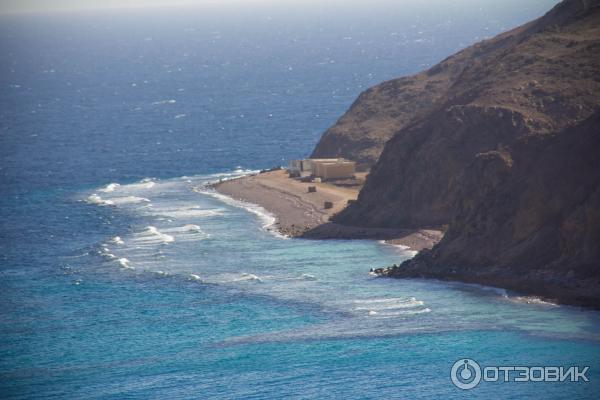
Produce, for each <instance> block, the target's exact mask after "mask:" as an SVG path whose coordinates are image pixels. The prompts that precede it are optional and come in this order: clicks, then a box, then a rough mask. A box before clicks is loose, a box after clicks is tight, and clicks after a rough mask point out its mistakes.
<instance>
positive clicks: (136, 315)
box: [0, 0, 600, 399]
mask: <svg viewBox="0 0 600 400" xmlns="http://www.w3.org/2000/svg"><path fill="white" fill-rule="evenodd" d="M554 3H555V1H547V0H538V1H513V0H509V1H503V2H497V1H490V0H483V1H477V2H475V1H463V2H442V1H432V2H416V1H407V2H392V1H388V2H385V1H380V0H377V1H374V2H369V4H366V3H364V2H363V3H361V2H354V3H353V2H334V3H327V4H322V3H318V2H314V3H307V4H308V5H307V4H304V3H302V4H296V3H294V4H291V3H286V2H272V3H252V2H248V3H243V4H242V3H239V4H235V5H234V4H232V3H224V4H221V5H218V4H212V3H211V4H210V5H204V6H197V7H192V8H173V7H172V8H167V9H158V8H157V9H133V8H132V9H121V10H104V11H86V12H63V13H47V14H43V13H37V14H36V13H31V14H20V15H2V16H0V59H1V60H2V61H1V62H0V398H2V399H166V398H168V399H401V398H402V399H404V398H420V399H434V398H435V399H437V398H444V399H457V398H463V397H469V398H507V399H508V398H512V399H526V398H527V399H538V398H549V399H561V398H562V399H593V398H597V396H598V393H600V314H599V313H598V312H596V311H592V310H588V309H582V308H577V307H569V306H561V305H556V304H552V303H549V302H544V301H542V300H540V299H536V298H532V297H526V296H522V295H520V294H518V293H512V292H507V291H505V290H502V289H499V288H492V287H483V286H476V285H467V284H461V283H448V282H439V281H432V280H422V279H413V280H407V279H405V280H393V279H386V278H378V277H375V276H372V275H371V274H370V273H369V270H370V268H373V267H380V266H387V265H390V264H394V263H400V262H402V261H403V260H406V259H408V258H410V257H412V256H414V252H411V251H410V250H409V249H406V248H403V247H398V246H392V245H387V244H385V243H381V242H377V241H364V240H329V241H313V240H303V239H290V238H287V237H285V236H282V235H279V234H278V233H277V231H276V230H275V229H274V218H273V216H272V215H270V214H269V213H268V212H266V211H265V210H264V209H262V208H260V207H259V206H256V205H252V204H247V203H242V202H239V201H236V200H234V199H231V198H229V197H226V196H223V195H220V194H218V193H216V192H214V191H213V190H212V189H211V187H210V183H212V182H215V181H218V180H220V179H231V178H234V177H238V176H243V175H246V174H249V173H254V172H256V171H258V170H260V169H265V168H270V167H273V166H280V165H285V164H286V163H287V160H289V159H293V158H300V157H304V156H307V155H308V154H309V153H310V152H311V150H312V148H313V147H314V145H315V144H316V142H317V141H318V139H319V137H320V135H321V134H322V133H323V131H324V130H325V129H327V127H329V126H331V125H332V124H333V123H335V121H336V120H337V118H339V117H340V116H341V115H342V114H343V113H344V111H345V110H346V109H347V108H348V107H349V106H350V105H351V104H352V102H353V101H354V99H355V98H356V96H357V95H358V94H359V93H360V92H361V91H363V90H365V89H366V88H368V87H369V86H372V85H374V84H376V83H378V82H381V81H384V80H387V79H391V78H394V77H398V76H402V75H407V74H411V73H415V72H418V71H420V70H422V69H424V68H427V67H429V66H431V65H433V64H435V63H436V62H438V61H440V60H442V59H444V58H445V57H447V56H449V55H450V54H452V53H454V52H456V51H457V50H459V49H461V48H464V47H465V46H467V45H469V44H471V43H474V42H477V41H479V40H482V39H484V38H487V37H491V36H493V35H495V34H497V33H499V32H502V31H505V30H507V29H510V28H511V27H515V26H517V25H519V24H521V23H524V22H526V21H528V20H530V19H532V18H535V17H537V16H540V15H542V14H543V13H544V12H545V11H546V10H548V9H549V8H550V7H551V6H552V5H553V4H554ZM467 359H468V360H472V361H468V363H471V364H469V368H470V369H469V368H467V369H468V370H469V371H475V370H476V367H475V365H478V366H480V369H481V371H483V372H482V373H483V374H485V375H486V376H484V378H486V379H481V382H480V383H479V384H478V385H477V386H475V387H474V388H473V389H461V388H459V387H458V386H456V385H455V384H454V383H453V380H452V375H451V371H452V366H453V365H454V364H455V362H458V363H459V364H460V365H462V363H463V362H464V360H467ZM474 363H477V364H474ZM511 366H512V367H527V368H530V370H528V371H532V378H533V371H534V370H535V371H538V372H539V371H542V373H543V371H546V369H544V368H547V367H564V368H565V370H566V369H567V368H569V367H578V368H579V369H580V370H584V369H585V367H588V368H587V369H586V370H585V371H586V372H585V374H586V379H587V382H586V381H585V380H583V379H580V380H579V381H578V382H571V381H570V380H569V379H568V380H567V381H566V382H556V381H555V382H545V381H544V382H540V381H539V379H530V381H529V382H515V381H514V376H513V375H511V376H510V377H509V379H508V381H504V380H503V376H504V375H503V374H501V375H500V376H499V377H498V376H496V378H497V379H496V381H493V379H492V378H493V376H492V377H491V378H490V376H491V375H493V374H494V371H498V369H497V368H499V367H507V368H508V367H511ZM459 368H460V367H459ZM494 368H496V369H495V370H494ZM536 368H537V369H536ZM540 368H542V369H540ZM505 370H506V369H505ZM490 371H491V372H490ZM503 371H504V370H503ZM507 371H510V370H507ZM463 372H464V371H463ZM513 372H514V371H513ZM511 374H512V372H511ZM467 375H469V373H467ZM538 377H539V376H538ZM462 378H463V381H464V380H465V379H466V378H465V375H464V374H463V375H462ZM467 378H468V376H467ZM473 379H474V378H472V379H471V380H470V381H469V382H471V381H473ZM467 380H468V379H467Z"/></svg>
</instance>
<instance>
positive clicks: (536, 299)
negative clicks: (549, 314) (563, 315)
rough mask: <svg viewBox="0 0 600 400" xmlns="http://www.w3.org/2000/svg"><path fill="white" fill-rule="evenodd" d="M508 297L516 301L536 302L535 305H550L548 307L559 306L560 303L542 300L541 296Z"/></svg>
mask: <svg viewBox="0 0 600 400" xmlns="http://www.w3.org/2000/svg"><path fill="white" fill-rule="evenodd" d="M508 299H509V300H511V301H513V302H515V303H525V304H534V305H539V306H548V307H559V305H558V304H556V303H552V302H550V301H546V300H542V299H541V298H539V297H536V296H514V297H508Z"/></svg>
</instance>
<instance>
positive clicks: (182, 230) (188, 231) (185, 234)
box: [162, 224, 210, 240]
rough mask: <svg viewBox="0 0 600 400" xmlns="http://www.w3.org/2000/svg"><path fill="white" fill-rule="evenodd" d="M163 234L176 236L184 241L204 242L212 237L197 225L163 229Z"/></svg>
mask: <svg viewBox="0 0 600 400" xmlns="http://www.w3.org/2000/svg"><path fill="white" fill-rule="evenodd" d="M162 232H163V233H166V234H172V235H175V236H176V237H177V238H178V239H180V238H181V239H183V240H203V239H207V238H209V237H210V235H209V234H208V233H206V232H204V231H203V230H202V229H201V228H200V227H199V226H198V225H195V224H186V225H183V226H176V227H172V228H163V230H162Z"/></svg>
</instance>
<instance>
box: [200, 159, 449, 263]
mask: <svg viewBox="0 0 600 400" xmlns="http://www.w3.org/2000/svg"><path fill="white" fill-rule="evenodd" d="M211 186H212V187H213V188H214V189H215V190H216V191H217V192H218V193H221V194H224V195H227V196H229V197H231V198H233V199H235V200H241V201H244V202H247V203H251V204H256V205H259V206H261V207H262V208H264V209H265V210H267V211H268V212H269V213H271V214H272V215H273V216H274V217H275V218H276V221H275V224H274V225H273V228H274V229H277V231H278V232H279V233H281V234H282V235H285V236H289V237H292V238H305V239H367V240H384V241H385V242H386V243H388V244H392V245H401V246H406V247H407V248H409V249H410V250H412V251H417V252H418V251H421V250H423V249H429V248H431V247H433V246H434V245H435V244H436V243H437V242H439V241H440V240H441V238H442V237H443V233H442V232H441V231H438V230H433V229H390V228H365V227H355V226H347V225H340V224H336V223H334V222H331V221H330V218H331V217H332V216H333V215H334V214H336V213H338V212H339V211H341V210H343V209H344V208H345V207H346V205H347V204H348V202H349V201H354V200H356V198H357V197H358V193H359V191H360V188H361V187H360V185H354V186H336V185H334V184H331V183H326V182H318V183H316V182H301V181H300V180H297V179H292V178H289V177H288V176H287V174H286V172H285V171H284V170H275V171H267V172H262V173H259V174H254V175H247V176H244V177H240V178H235V179H229V180H224V181H221V182H217V183H215V184H213V185H211ZM310 186H314V187H315V189H316V192H310V193H309V190H308V188H309V187H310ZM325 202H329V203H331V208H325V207H324V205H325Z"/></svg>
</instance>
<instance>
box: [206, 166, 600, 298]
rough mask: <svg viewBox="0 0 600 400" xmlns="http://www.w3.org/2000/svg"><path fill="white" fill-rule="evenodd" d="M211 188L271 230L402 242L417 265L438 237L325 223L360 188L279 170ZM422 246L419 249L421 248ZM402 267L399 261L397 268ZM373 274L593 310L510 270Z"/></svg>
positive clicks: (384, 271) (291, 234) (437, 233)
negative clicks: (260, 216) (245, 206)
mask: <svg viewBox="0 0 600 400" xmlns="http://www.w3.org/2000/svg"><path fill="white" fill-rule="evenodd" d="M308 186H316V187H317V191H316V192H314V193H308ZM211 187H212V188H213V189H214V190H215V191H216V192H217V193H219V194H222V195H226V196H228V197H230V198H233V199H234V200H238V201H242V202H245V203H250V204H255V205H258V206H260V207H262V208H264V209H265V210H266V211H268V212H269V213H270V214H272V215H273V217H274V218H275V222H274V224H272V227H273V229H275V230H276V231H277V232H278V233H280V234H281V235H284V236H287V237H292V238H304V239H317V240H324V239H363V240H380V241H384V242H385V243H386V244H390V245H397V246H403V247H405V248H406V250H408V251H413V252H415V255H416V258H414V259H413V260H415V262H417V263H418V264H422V263H421V262H420V261H421V260H422V259H423V258H424V256H425V255H426V254H428V253H429V250H430V249H431V248H432V247H433V246H434V245H435V244H436V243H438V242H439V241H440V240H441V239H442V237H443V232H441V231H439V230H431V229H419V230H406V229H388V228H365V227H356V226H347V225H340V224H337V223H334V222H331V221H330V218H331V217H332V216H333V215H334V214H335V213H337V212H339V211H341V210H343V209H344V208H345V207H346V205H347V204H348V201H349V200H350V201H352V200H355V199H356V198H357V197H358V192H359V191H360V186H355V187H345V186H344V187H342V186H336V185H334V184H331V183H313V182H310V183H307V182H301V181H299V180H297V179H290V178H288V176H287V174H286V172H285V171H284V170H275V171H267V172H261V173H257V174H252V175H246V176H243V177H239V178H233V179H228V180H224V181H221V182H217V183H215V184H213V185H211ZM325 201H330V202H332V203H333V207H331V208H329V209H325V208H324V207H323V204H324V202H325ZM422 250H425V251H423V252H422ZM405 265H406V264H403V267H404V266H405ZM373 272H375V273H376V274H377V275H380V276H387V277H390V278H409V279H411V278H427V279H435V280H440V281H448V282H462V283H466V284H478V285H484V286H490V287H499V288H503V289H507V290H511V291H514V292H516V293H519V294H522V295H524V296H534V297H538V298H539V299H541V300H543V301H548V302H552V303H556V304H567V305H573V306H584V307H588V308H592V309H598V305H597V304H595V303H593V302H592V303H590V302H589V301H582V299H581V298H578V297H579V296H578V294H577V293H573V291H571V290H565V288H564V287H559V286H560V285H558V286H557V285H555V284H544V285H540V282H539V279H525V280H523V279H521V278H517V277H514V276H510V274H509V275H506V274H501V275H500V276H498V275H495V274H491V275H490V274H482V273H481V272H478V271H471V272H472V273H470V274H459V273H457V271H456V270H455V269H450V270H435V269H433V270H432V269H431V268H402V269H401V268H398V267H397V268H392V267H381V268H377V269H376V270H375V271H373ZM580 288H581V289H582V290H583V289H585V288H586V285H580ZM588 289H589V288H588ZM584 291H585V290H584Z"/></svg>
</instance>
